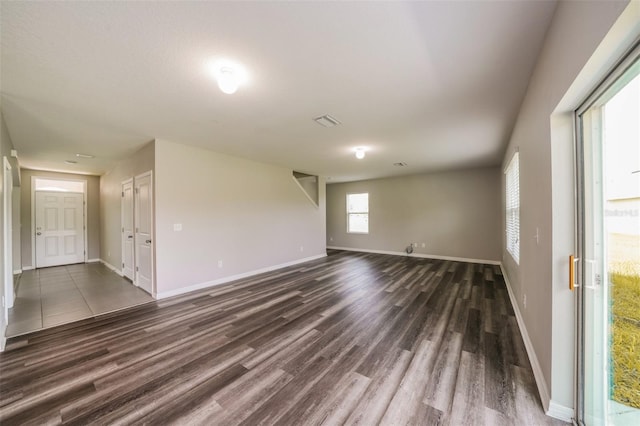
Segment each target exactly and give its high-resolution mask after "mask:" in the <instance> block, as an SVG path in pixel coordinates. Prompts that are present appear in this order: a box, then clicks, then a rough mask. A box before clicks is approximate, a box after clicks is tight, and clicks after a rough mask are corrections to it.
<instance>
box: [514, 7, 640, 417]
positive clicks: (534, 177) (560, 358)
mask: <svg viewBox="0 0 640 426" xmlns="http://www.w3.org/2000/svg"><path fill="white" fill-rule="evenodd" d="M636 3H637V2H636ZM626 5H627V2H626V1H612V2H598V1H596V2H592V1H580V2H576V1H561V2H560V3H559V4H558V7H557V10H556V13H555V15H554V18H553V22H552V24H551V26H550V28H549V31H548V33H547V36H546V40H545V43H544V46H543V49H542V51H541V53H540V56H539V58H538V61H537V65H536V67H535V70H534V73H533V75H532V78H531V81H530V83H529V88H528V91H527V95H526V97H525V99H524V102H523V104H522V107H521V109H520V112H519V115H518V119H517V122H516V125H515V127H514V131H513V133H512V136H511V139H510V142H509V146H508V148H507V150H506V154H505V157H504V162H503V163H504V166H506V164H507V163H508V161H509V159H510V158H511V156H512V154H513V152H514V150H515V149H519V150H520V197H521V213H520V229H521V234H520V264H519V265H517V264H515V262H514V261H513V259H512V258H511V256H510V254H509V253H508V252H507V251H506V248H505V245H504V240H503V254H502V258H503V259H502V260H503V264H504V266H505V268H506V272H507V276H508V279H509V281H510V283H511V285H512V288H513V290H514V293H515V296H516V299H517V302H518V308H519V310H520V311H521V313H522V317H523V320H524V323H525V326H526V330H527V332H528V335H529V338H530V340H531V343H532V346H533V349H534V352H535V354H534V356H535V360H532V361H533V362H534V364H537V366H536V365H534V371H535V370H536V368H538V369H539V370H538V371H537V373H538V375H537V377H536V378H537V380H538V385H539V388H540V386H542V388H543V389H542V390H541V394H542V397H543V404H544V405H545V407H546V408H548V407H549V404H550V401H549V397H550V398H551V399H552V401H551V406H552V411H553V407H554V406H556V407H560V408H561V407H568V408H570V407H573V403H574V401H573V399H574V395H573V386H574V385H573V381H574V377H573V371H574V342H575V336H574V329H573V327H574V310H573V309H574V305H573V304H574V297H573V294H572V293H571V292H569V290H568V289H567V285H568V284H567V273H568V272H567V271H568V269H567V259H568V256H569V254H571V253H572V252H573V239H574V225H573V215H574V211H573V181H572V179H573V155H572V147H573V129H572V124H571V115H570V111H571V110H572V109H574V108H576V107H578V106H579V104H580V100H581V99H582V98H584V96H586V94H587V93H588V91H589V90H590V89H593V88H594V85H595V81H597V80H598V78H601V77H603V76H604V74H605V72H606V67H596V68H591V69H590V70H589V74H590V75H589V76H588V78H586V79H582V80H581V81H582V82H583V83H584V82H587V83H588V84H582V87H581V88H579V89H576V88H575V87H574V83H575V82H576V81H578V77H579V74H580V73H581V70H583V68H584V67H585V64H587V62H588V61H589V59H590V58H591V57H592V56H593V55H594V52H596V50H597V49H598V48H599V45H600V43H601V42H602V40H603V39H604V38H605V35H606V34H607V33H608V32H609V31H610V29H611V28H612V25H613V24H614V22H616V20H617V19H618V17H619V16H620V15H621V13H622V11H623V9H624V8H625V7H626ZM635 19H636V25H637V22H638V21H637V17H636V18H635ZM627 43H628V41H627ZM617 50H618V51H620V49H619V48H618V49H617ZM613 56H615V54H612V55H611V57H610V58H609V59H610V62H611V60H612V59H611V58H613ZM589 82H590V83H589ZM570 92H571V93H572V95H571V99H570V100H569V101H568V102H567V100H566V99H564V100H563V97H565V98H566V94H567V93H570ZM561 100H563V102H564V103H565V104H564V106H563V108H564V109H563V111H559V110H558V106H559V104H560V103H561ZM503 191H504V179H503ZM503 211H504V209H503ZM503 221H504V215H503ZM536 235H538V239H536V238H535V236H536ZM525 295H526V297H527V306H526V307H525V306H524V303H523V300H524V296H525ZM545 391H546V393H547V395H544V393H545ZM549 394H550V395H549ZM569 412H570V410H569Z"/></svg>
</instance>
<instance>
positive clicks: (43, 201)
mask: <svg viewBox="0 0 640 426" xmlns="http://www.w3.org/2000/svg"><path fill="white" fill-rule="evenodd" d="M86 200H87V181H86V180H72V179H68V180H67V179H48V178H41V177H33V178H32V182H31V205H32V209H31V228H32V229H31V235H32V243H31V247H32V259H34V262H35V263H34V266H35V268H43V267H49V266H60V265H70V264H74V263H84V262H86V261H87V259H88V257H87V203H86Z"/></svg>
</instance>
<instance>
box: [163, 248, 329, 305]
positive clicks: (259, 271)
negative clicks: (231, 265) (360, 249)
mask: <svg viewBox="0 0 640 426" xmlns="http://www.w3.org/2000/svg"><path fill="white" fill-rule="evenodd" d="M323 257H327V254H326V253H324V254H319V255H316V256H310V257H305V258H302V259H297V260H293V261H291V262H286V263H281V264H279V265H273V266H267V267H266V268H261V269H256V270H253V271H249V272H243V273H242V274H237V275H231V276H228V277H224V278H219V279H217V280H213V281H206V282H203V283H199V284H194V285H190V286H189V287H183V288H178V289H175V290H169V291H163V292H161V293H157V294H156V295H155V297H156V299H158V300H160V299H166V298H167V297H173V296H178V295H181V294H185V293H190V292H192V291H196V290H202V289H205V288H208V287H214V286H217V285H220V284H225V283H228V282H231V281H235V280H239V279H242V278H248V277H251V276H254V275H258V274H263V273H265V272H271V271H275V270H276V269H282V268H286V267H288V266H293V265H298V264H300V263H305V262H310V261H312V260H317V259H322V258H323Z"/></svg>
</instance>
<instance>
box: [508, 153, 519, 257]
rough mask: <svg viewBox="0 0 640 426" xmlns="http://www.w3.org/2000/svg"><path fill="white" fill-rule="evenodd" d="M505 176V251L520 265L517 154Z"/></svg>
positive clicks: (514, 155)
mask: <svg viewBox="0 0 640 426" xmlns="http://www.w3.org/2000/svg"><path fill="white" fill-rule="evenodd" d="M505 174H506V189H507V194H506V203H505V204H506V209H507V211H506V219H507V220H506V222H507V230H506V232H507V251H508V252H509V253H511V256H512V257H513V259H514V260H515V261H516V263H520V160H519V154H518V152H516V153H515V154H513V158H511V161H510V162H509V166H507V170H506V171H505Z"/></svg>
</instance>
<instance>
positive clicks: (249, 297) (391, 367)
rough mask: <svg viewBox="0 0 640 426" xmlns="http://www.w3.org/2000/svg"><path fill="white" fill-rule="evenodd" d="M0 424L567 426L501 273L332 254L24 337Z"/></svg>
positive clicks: (10, 361) (5, 372) (0, 406)
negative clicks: (548, 397)
mask: <svg viewBox="0 0 640 426" xmlns="http://www.w3.org/2000/svg"><path fill="white" fill-rule="evenodd" d="M0 366H1V372H0V423H1V424H2V425H12V424H59V423H64V424H77V425H86V424H181V425H194V424H207V425H214V424H215V425H232V424H246V425H257V424H283V425H294V424H295V425H299V424H305V425H307V424H309V425H313V424H332V425H333V424H362V425H373V424H390V425H400V424H412V425H436V424H449V425H465V424H467V425H483V424H486V425H499V424H505V425H543V424H561V423H560V422H557V421H553V420H552V419H550V418H548V417H546V416H545V415H544V414H543V412H542V407H541V405H540V402H539V399H538V396H537V391H536V386H535V383H534V380H533V374H532V372H531V367H530V365H529V361H528V359H527V355H526V352H525V348H524V345H523V342H522V339H521V337H520V333H519V330H518V325H517V323H516V319H515V317H514V312H513V309H512V307H511V305H510V302H509V298H508V295H507V290H506V287H505V284H504V280H503V278H502V276H501V274H500V269H499V268H498V267H496V266H492V265H479V264H467V263H460V262H450V261H438V260H428V259H417V258H404V257H398V256H386V255H377V254H363V253H349V252H337V251H335V252H330V255H329V256H328V257H327V258H326V259H321V260H318V261H314V262H310V263H306V264H304V265H299V266H296V267H291V268H287V269H282V270H278V271H275V272H272V273H269V274H264V275H260V276H256V277H252V278H250V279H245V280H241V281H237V282H234V283H231V284H228V285H224V286H219V287H215V288H213V289H210V290H208V291H207V292H199V293H192V294H190V295H186V296H181V297H176V298H172V299H167V300H164V301H160V302H154V303H151V304H147V305H144V306H142V307H138V308H133V309H130V310H128V311H126V312H122V313H117V314H110V315H106V316H102V317H98V318H94V319H90V320H85V321H82V322H79V323H75V324H70V325H65V326H61V327H57V328H54V329H50V330H45V331H41V332H36V333H33V334H30V335H27V336H21V337H19V338H15V339H12V340H10V341H9V344H8V349H7V351H6V352H5V353H3V354H1V355H0Z"/></svg>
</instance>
